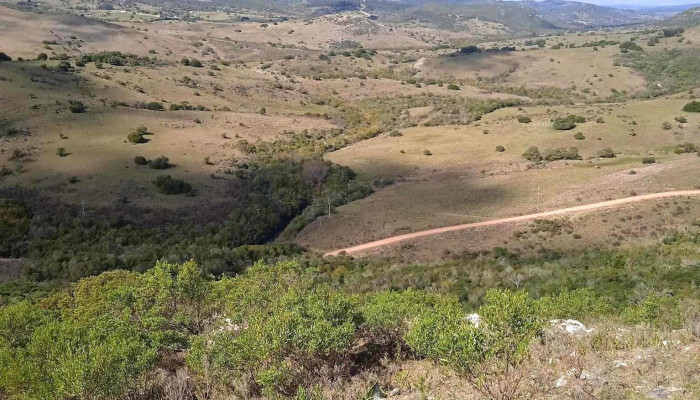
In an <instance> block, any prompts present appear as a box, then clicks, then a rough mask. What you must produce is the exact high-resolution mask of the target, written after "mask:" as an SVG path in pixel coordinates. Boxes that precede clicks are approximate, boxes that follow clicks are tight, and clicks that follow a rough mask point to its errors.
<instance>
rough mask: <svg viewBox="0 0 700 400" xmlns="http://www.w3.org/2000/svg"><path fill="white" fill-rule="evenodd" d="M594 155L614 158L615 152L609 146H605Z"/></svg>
mask: <svg viewBox="0 0 700 400" xmlns="http://www.w3.org/2000/svg"><path fill="white" fill-rule="evenodd" d="M596 156H598V157H599V158H615V152H614V151H613V150H612V149H611V148H610V147H606V148H604V149H601V150H598V151H597V152H596Z"/></svg>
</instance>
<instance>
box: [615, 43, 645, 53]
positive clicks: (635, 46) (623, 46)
mask: <svg viewBox="0 0 700 400" xmlns="http://www.w3.org/2000/svg"><path fill="white" fill-rule="evenodd" d="M620 49H621V50H633V51H642V48H641V47H639V45H638V44H637V43H635V42H624V43H621V44H620Z"/></svg>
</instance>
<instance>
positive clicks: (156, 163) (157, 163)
mask: <svg viewBox="0 0 700 400" xmlns="http://www.w3.org/2000/svg"><path fill="white" fill-rule="evenodd" d="M148 167H149V168H151V169H168V168H170V159H169V158H168V157H166V156H160V157H158V158H155V159H153V160H151V161H150V162H149V163H148Z"/></svg>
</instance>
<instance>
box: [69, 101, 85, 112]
mask: <svg viewBox="0 0 700 400" xmlns="http://www.w3.org/2000/svg"><path fill="white" fill-rule="evenodd" d="M68 109H69V110H70V112H72V113H74V114H79V113H84V112H85V110H87V106H85V104H83V103H82V102H80V101H75V100H68Z"/></svg>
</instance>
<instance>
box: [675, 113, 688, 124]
mask: <svg viewBox="0 0 700 400" xmlns="http://www.w3.org/2000/svg"><path fill="white" fill-rule="evenodd" d="M674 120H675V121H676V122H678V123H681V124H685V123H686V122H688V119H687V118H686V117H684V116H682V115H681V116H678V117H676V118H674Z"/></svg>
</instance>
